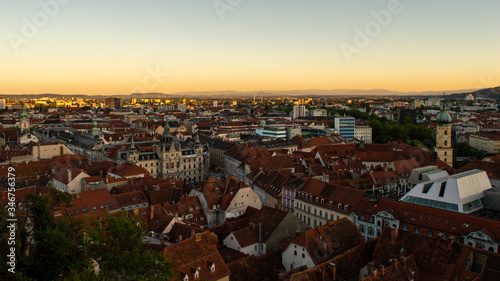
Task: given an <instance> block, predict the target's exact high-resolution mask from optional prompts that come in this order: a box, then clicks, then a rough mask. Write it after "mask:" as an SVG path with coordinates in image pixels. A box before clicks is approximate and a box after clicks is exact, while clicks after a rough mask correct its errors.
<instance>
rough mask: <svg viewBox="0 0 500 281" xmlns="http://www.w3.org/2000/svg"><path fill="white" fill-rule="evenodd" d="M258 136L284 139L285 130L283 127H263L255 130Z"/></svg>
mask: <svg viewBox="0 0 500 281" xmlns="http://www.w3.org/2000/svg"><path fill="white" fill-rule="evenodd" d="M255 133H256V134H257V135H259V136H263V137H269V138H274V139H286V136H287V134H286V133H287V130H286V128H285V127H284V126H264V127H263V128H262V129H257V130H255Z"/></svg>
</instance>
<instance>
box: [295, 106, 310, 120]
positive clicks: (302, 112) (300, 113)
mask: <svg viewBox="0 0 500 281" xmlns="http://www.w3.org/2000/svg"><path fill="white" fill-rule="evenodd" d="M306 111H307V109H306V106H305V105H294V106H293V111H292V119H297V118H299V117H304V116H307V114H306Z"/></svg>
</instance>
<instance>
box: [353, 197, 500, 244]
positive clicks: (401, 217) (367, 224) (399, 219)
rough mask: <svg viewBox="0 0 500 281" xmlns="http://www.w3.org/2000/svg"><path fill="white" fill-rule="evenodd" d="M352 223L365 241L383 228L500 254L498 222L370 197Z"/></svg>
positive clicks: (361, 203)
mask: <svg viewBox="0 0 500 281" xmlns="http://www.w3.org/2000/svg"><path fill="white" fill-rule="evenodd" d="M351 220H352V222H353V223H355V224H356V225H357V226H358V228H359V230H360V232H361V234H362V235H363V237H364V238H365V240H371V239H374V238H376V237H378V236H380V235H381V234H382V233H383V230H384V228H392V229H399V230H404V231H407V232H413V233H418V234H422V235H426V236H430V237H435V238H442V239H449V240H452V241H455V242H458V243H462V244H466V245H470V246H472V247H474V248H479V249H483V250H487V251H490V252H494V253H499V252H500V241H498V238H496V237H498V236H499V235H500V222H499V221H497V220H490V219H486V218H481V217H477V216H472V215H467V214H462V213H456V212H452V211H447V210H441V209H436V208H432V207H427V206H420V205H415V204H410V203H406V202H401V201H394V200H389V199H383V198H382V199H371V198H367V197H364V198H363V200H362V201H361V202H360V204H359V205H358V206H357V207H356V208H355V209H354V211H353V212H352V213H351Z"/></svg>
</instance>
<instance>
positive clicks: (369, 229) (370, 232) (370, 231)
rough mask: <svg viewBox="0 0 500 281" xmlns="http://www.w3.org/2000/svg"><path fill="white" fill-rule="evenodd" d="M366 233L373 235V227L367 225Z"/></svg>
mask: <svg viewBox="0 0 500 281" xmlns="http://www.w3.org/2000/svg"><path fill="white" fill-rule="evenodd" d="M368 235H373V228H372V227H368Z"/></svg>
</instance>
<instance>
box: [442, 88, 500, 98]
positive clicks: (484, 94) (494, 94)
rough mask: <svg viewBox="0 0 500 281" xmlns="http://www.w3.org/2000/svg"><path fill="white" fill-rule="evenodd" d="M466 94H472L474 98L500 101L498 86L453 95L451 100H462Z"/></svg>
mask: <svg viewBox="0 0 500 281" xmlns="http://www.w3.org/2000/svg"><path fill="white" fill-rule="evenodd" d="M467 94H472V95H473V96H474V97H476V98H478V97H479V98H488V99H496V100H499V99H500V86H498V87H494V88H487V89H481V90H477V91H473V92H467V93H460V94H453V95H451V97H453V98H464V97H465V96H466V95H467Z"/></svg>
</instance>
